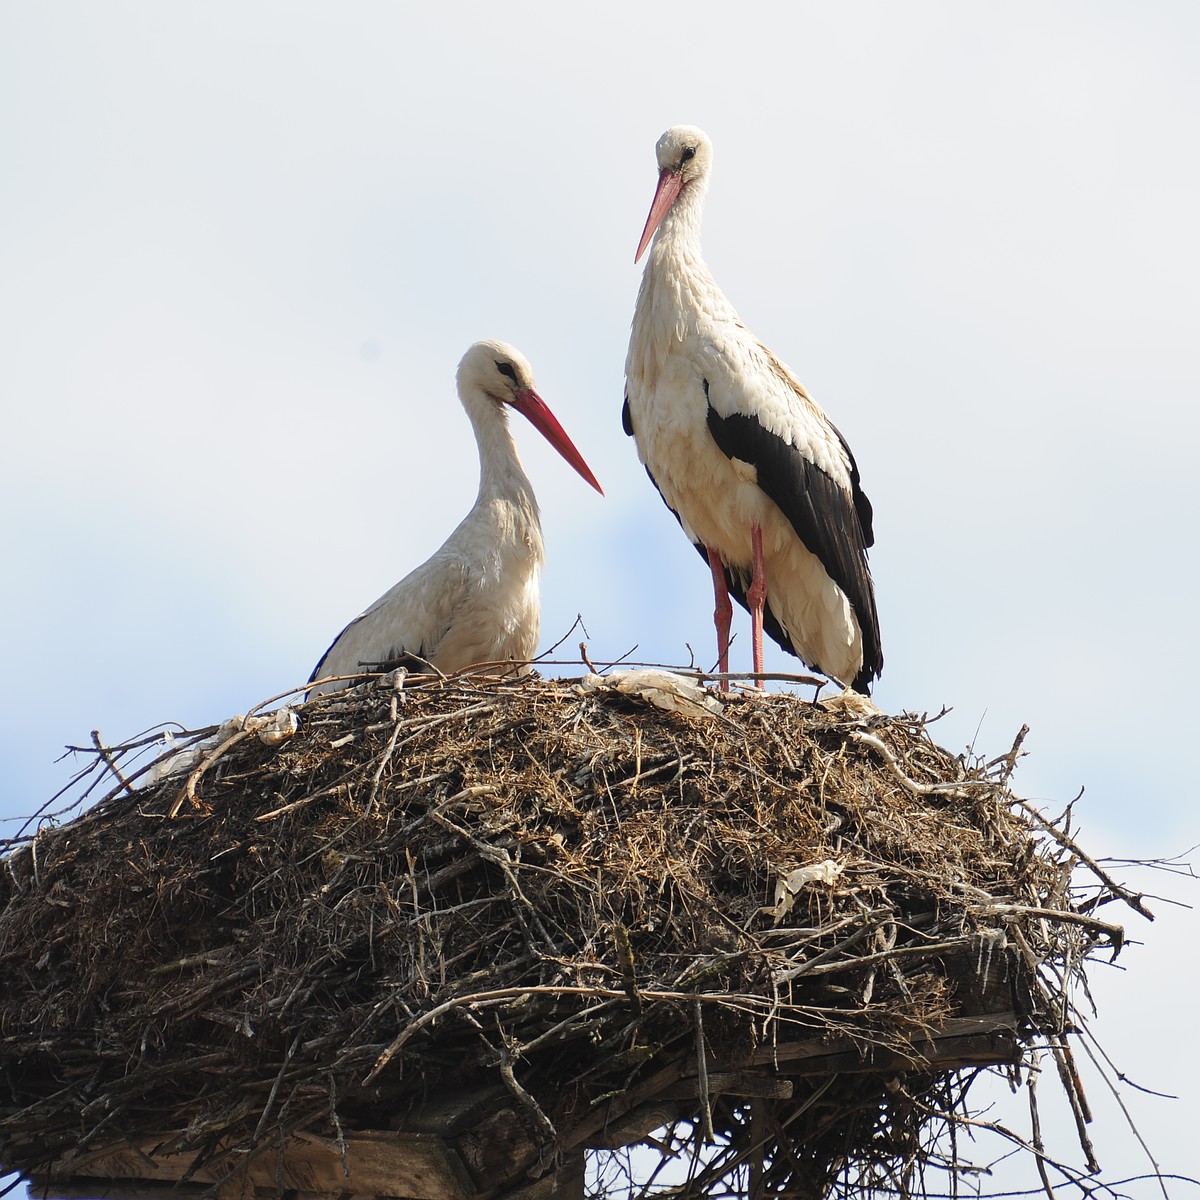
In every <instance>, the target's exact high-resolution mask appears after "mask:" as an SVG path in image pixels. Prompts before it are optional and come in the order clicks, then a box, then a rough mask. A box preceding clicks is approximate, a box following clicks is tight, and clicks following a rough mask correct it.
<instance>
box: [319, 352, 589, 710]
mask: <svg viewBox="0 0 1200 1200" xmlns="http://www.w3.org/2000/svg"><path fill="white" fill-rule="evenodd" d="M458 395H459V399H460V400H462V404H463V407H464V408H465V409H466V410H467V416H468V417H469V418H470V421H471V426H472V428H473V429H474V431H475V441H476V442H477V443H478V447H479V495H478V497H477V498H476V500H475V506H474V507H473V508H472V509H471V511H470V512H469V513H468V514H467V515H466V516H465V517H464V518H463V520H462V521H461V523H460V524H459V526H458V528H457V529H455V531H454V532H453V533H452V534H451V535H450V536H449V537H448V538H447V539H446V541H445V542H444V543H443V545H442V547H441V548H440V549H439V550H438V551H437V553H435V554H434V555H433V557H432V558H430V559H429V560H428V561H427V562H425V563H423V564H422V565H421V566H419V567H417V568H416V570H414V571H411V572H410V573H409V574H408V575H406V576H405V577H404V578H403V579H402V580H400V582H399V583H397V584H396V585H395V586H394V587H392V588H391V589H390V590H389V591H387V592H385V593H384V594H383V595H382V596H380V598H379V599H378V600H376V601H375V603H374V604H372V605H371V607H370V608H368V609H367V611H366V612H364V613H363V614H362V615H361V616H359V617H356V618H355V619H354V620H353V621H351V622H350V624H349V625H347V626H346V628H345V629H343V630H342V632H341V633H339V634H338V636H337V637H336V638H335V639H334V643H333V645H332V646H330V647H329V649H328V650H326V651H325V653H324V655H323V656H322V658H321V661H320V662H319V663H317V665H316V667H315V668H314V670H313V673H312V675H311V676H310V678H309V682H310V683H313V682H315V681H317V680H318V679H322V678H325V677H328V676H331V675H355V674H358V673H360V672H362V671H378V670H386V669H389V668H391V667H394V666H400V665H408V666H416V667H417V668H418V669H419V668H421V667H423V666H425V664H430V665H432V666H434V667H436V668H437V669H438V670H439V671H442V672H444V673H446V674H451V673H453V672H455V671H459V670H462V669H463V668H464V667H468V666H473V665H475V664H477V663H485V662H489V663H490V662H506V661H513V662H516V663H518V664H525V663H527V662H528V660H529V659H531V658H532V657H533V655H534V652H535V651H536V649H537V643H538V636H539V634H540V631H541V609H540V605H539V600H538V579H539V576H540V575H541V569H542V562H543V559H544V551H543V547H542V528H541V524H540V522H539V520H538V506H537V500H536V499H535V497H534V494H533V486H532V485H531V484H530V482H529V479H528V477H527V476H526V474H525V471H524V470H523V468H522V467H521V460H520V459H519V458H518V457H517V448H516V446H515V444H514V443H513V439H512V433H511V432H510V430H509V427H508V413H507V409H508V408H515V409H516V410H517V412H519V413H521V414H522V415H524V416H525V417H527V418H528V419H529V421H530V422H531V423H532V424H533V426H534V428H536V429H537V430H538V431H539V432H540V433H541V434H542V435H543V436H544V437H545V438H546V440H547V441H548V442H549V443H550V444H551V445H552V446H553V447H554V448H555V449H556V450H557V451H558V452H559V454H561V455H562V456H563V458H565V459H566V460H567V462H568V463H570V464H571V466H573V467H574V468H575V470H576V471H578V472H579V474H580V475H582V476H583V478H584V479H585V480H587V482H588V483H590V484H591V485H592V487H594V488H595V489H596V491H598V492H599V493H600V494H601V495H603V494H604V491H603V489H602V488H601V487H600V484H599V483H597V482H596V477H595V476H594V475H593V474H592V472H591V470H590V469H589V467H588V465H587V463H586V462H584V460H583V456H582V455H581V454H580V453H579V451H578V450H577V449H576V448H575V445H574V443H573V442H572V441H571V439H570V438H569V437H568V436H567V434H566V433H565V432H564V430H563V428H562V426H561V425H560V424H559V423H558V421H557V420H556V419H555V417H554V414H553V413H552V412H551V411H550V409H549V408H548V407H547V406H546V404H545V402H544V401H543V400H542V398H541V397H540V396H539V395H538V393H537V389H536V388H535V387H534V382H533V370H532V368H531V367H530V365H529V363H528V362H527V361H526V360H525V358H524V357H523V356H522V355H521V354H520V353H519V352H518V351H517V350H514V349H513V347H512V346H508V345H505V343H504V342H495V341H487V342H476V343H475V345H473V346H472V347H471V348H470V349H469V350H468V351H467V352H466V354H465V355H463V359H462V362H460V363H459V364H458ZM517 669H518V670H521V669H528V668H525V667H518V668H517ZM347 682H348V681H347V680H339V681H337V682H331V683H327V684H323V685H321V686H319V687H314V688H312V689H311V691H310V695H314V694H320V693H322V692H331V691H336V690H337V689H339V688H343V687H345V686H346V684H347Z"/></svg>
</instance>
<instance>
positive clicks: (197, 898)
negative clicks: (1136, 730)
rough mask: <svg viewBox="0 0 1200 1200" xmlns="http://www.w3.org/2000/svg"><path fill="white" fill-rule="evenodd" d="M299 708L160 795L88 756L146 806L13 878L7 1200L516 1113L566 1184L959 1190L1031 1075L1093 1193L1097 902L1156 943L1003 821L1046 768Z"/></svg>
mask: <svg viewBox="0 0 1200 1200" xmlns="http://www.w3.org/2000/svg"><path fill="white" fill-rule="evenodd" d="M385 683H386V681H385ZM295 707H296V710H297V712H298V713H299V718H300V720H299V731H298V732H297V733H296V735H295V736H294V737H290V738H289V737H284V736H281V737H280V738H277V739H274V740H273V744H270V745H268V744H264V741H263V740H261V739H260V738H259V737H254V736H251V735H252V733H253V732H254V731H255V730H256V729H258V730H260V731H261V729H262V726H261V725H260V726H251V725H247V724H246V722H245V720H242V721H241V723H240V724H236V725H235V726H232V727H227V728H224V729H223V730H220V731H218V730H207V731H201V733H203V734H206V735H207V742H204V741H201V740H199V739H197V738H190V739H189V738H187V737H185V738H184V739H183V740H182V741H180V740H177V741H176V743H175V746H174V748H173V751H172V753H174V754H175V755H177V756H179V757H177V759H176V760H175V761H174V763H173V764H169V765H173V766H174V767H175V768H176V769H175V770H174V771H173V772H171V773H164V770H163V765H162V764H160V765H159V767H158V768H157V770H156V772H155V773H154V775H155V777H154V778H153V780H152V782H150V783H149V784H147V782H146V780H147V775H146V773H145V768H142V769H141V770H140V771H133V770H131V769H130V764H131V763H132V761H133V759H134V758H135V756H136V754H137V753H139V752H142V753H144V752H145V749H146V742H145V741H141V742H137V743H131V744H129V745H126V746H118V747H108V746H105V745H104V744H103V743H102V742H101V740H100V738H99V735H95V738H94V744H93V747H92V748H91V751H92V753H93V754H94V755H95V761H94V766H95V767H96V768H97V769H98V771H100V772H103V771H111V772H112V775H113V776H115V777H116V779H117V784H116V786H114V787H113V788H112V790H111V791H109V792H108V794H107V795H106V796H104V797H102V798H101V799H100V800H99V802H98V803H96V804H94V805H93V807H91V808H90V809H88V810H87V811H86V812H85V813H84V814H83V815H82V816H80V817H78V818H77V819H75V820H74V821H72V822H71V823H69V824H66V825H61V826H56V825H53V824H47V825H43V826H42V827H41V828H39V829H37V830H36V831H35V832H30V831H28V830H26V831H22V833H21V834H20V835H19V836H18V837H17V838H14V839H11V840H10V842H9V843H8V844H7V851H8V852H7V855H6V857H5V858H4V860H3V870H2V871H0V977H3V978H5V979H7V980H9V981H10V987H9V988H8V990H7V992H6V993H5V994H4V995H3V996H0V1037H2V1040H0V1162H3V1164H4V1165H5V1166H6V1167H8V1168H11V1169H17V1170H20V1171H22V1172H24V1173H26V1174H29V1175H37V1174H38V1173H39V1172H42V1171H45V1170H46V1169H47V1167H48V1164H52V1163H54V1162H58V1161H62V1160H63V1159H64V1158H69V1156H70V1155H72V1154H79V1153H82V1152H83V1151H84V1150H85V1149H86V1148H87V1147H88V1146H94V1145H96V1144H97V1143H98V1142H103V1141H104V1139H106V1138H109V1139H111V1138H117V1137H121V1138H130V1137H136V1136H137V1135H139V1134H142V1133H148V1132H162V1131H164V1130H169V1131H176V1133H180V1134H181V1135H182V1136H181V1138H180V1139H179V1140H178V1141H177V1144H178V1145H183V1146H187V1147H190V1148H191V1149H192V1150H194V1152H195V1154H196V1161H197V1162H198V1163H199V1162H206V1161H209V1160H210V1159H211V1158H212V1157H213V1156H219V1155H220V1154H221V1153H223V1152H224V1151H225V1149H227V1148H228V1147H229V1146H231V1145H240V1146H252V1147H253V1146H258V1145H260V1144H268V1143H271V1142H272V1139H274V1140H275V1141H277V1140H278V1139H279V1138H281V1137H283V1136H286V1135H287V1134H289V1133H292V1132H295V1131H297V1130H300V1131H311V1132H315V1133H318V1134H320V1135H321V1136H323V1137H328V1138H331V1139H336V1140H337V1142H338V1144H339V1145H342V1146H343V1147H344V1145H345V1136H346V1135H347V1134H348V1133H349V1132H350V1131H352V1130H356V1129H371V1128H384V1127H388V1125H389V1123H390V1125H391V1126H392V1127H394V1126H395V1125H396V1123H397V1121H399V1123H400V1126H401V1127H403V1121H404V1114H406V1113H407V1114H416V1113H419V1111H420V1110H421V1107H422V1105H423V1104H425V1103H426V1102H427V1101H428V1100H429V1098H430V1097H431V1096H436V1095H438V1094H440V1093H442V1092H444V1091H445V1090H446V1089H447V1088H457V1089H462V1088H464V1087H472V1086H481V1085H484V1084H486V1083H487V1082H488V1081H489V1080H490V1081H492V1082H497V1081H498V1082H499V1083H500V1084H502V1085H503V1087H504V1088H505V1089H506V1090H507V1092H508V1094H509V1095H510V1096H511V1098H512V1102H513V1104H514V1105H515V1107H516V1109H517V1110H518V1111H519V1112H520V1113H521V1114H522V1120H523V1122H524V1124H525V1127H526V1129H527V1130H528V1131H529V1136H530V1138H531V1140H532V1141H533V1142H534V1143H536V1144H537V1145H538V1146H540V1147H541V1148H542V1151H543V1153H542V1156H541V1158H540V1159H539V1161H540V1162H542V1163H543V1164H544V1162H545V1154H546V1153H547V1152H552V1153H564V1152H571V1151H578V1150H580V1149H582V1148H584V1147H588V1146H591V1147H618V1146H623V1145H627V1144H629V1143H631V1142H637V1141H648V1142H649V1143H650V1144H652V1145H657V1146H659V1147H660V1148H662V1147H665V1148H670V1147H674V1148H675V1149H678V1147H679V1146H680V1145H682V1144H684V1143H690V1141H691V1140H692V1139H693V1138H695V1137H696V1136H698V1135H701V1136H702V1137H703V1138H704V1140H706V1141H710V1142H713V1143H715V1144H716V1146H715V1148H714V1150H713V1151H712V1152H711V1153H710V1154H709V1156H708V1158H707V1160H706V1161H707V1165H706V1166H705V1167H704V1168H703V1169H698V1170H696V1171H694V1172H693V1173H692V1176H691V1178H690V1180H689V1182H688V1183H687V1184H686V1186H684V1187H683V1188H682V1194H683V1195H685V1196H687V1197H697V1198H699V1197H705V1196H716V1195H720V1194H723V1193H724V1192H725V1191H727V1190H728V1188H729V1186H730V1180H731V1179H743V1183H744V1184H745V1186H746V1187H750V1186H751V1185H752V1186H753V1188H754V1189H756V1194H762V1195H765V1194H767V1193H768V1192H776V1193H788V1192H790V1193H793V1194H798V1195H817V1194H826V1193H828V1194H836V1195H847V1196H848V1195H851V1194H853V1195H863V1194H865V1191H864V1189H867V1188H870V1187H878V1188H881V1189H884V1190H886V1191H888V1192H889V1193H891V1194H896V1193H899V1194H902V1195H919V1194H921V1189H922V1188H923V1186H924V1184H923V1180H924V1179H925V1177H926V1172H928V1171H932V1170H934V1169H935V1168H939V1167H946V1166H947V1165H949V1168H950V1169H957V1168H958V1167H961V1166H962V1164H961V1163H960V1162H959V1161H958V1160H957V1159H956V1158H955V1157H954V1155H953V1154H951V1155H950V1157H949V1158H947V1150H946V1140H945V1135H946V1132H947V1130H950V1129H952V1128H953V1127H954V1126H955V1123H956V1122H959V1121H961V1120H966V1119H967V1118H966V1117H965V1116H964V1114H965V1113H966V1111H967V1110H966V1108H965V1105H964V1097H965V1093H966V1090H967V1088H968V1087H969V1085H970V1082H971V1081H972V1080H973V1079H974V1077H975V1075H976V1074H977V1072H978V1070H979V1069H980V1067H979V1066H978V1065H975V1064H978V1063H984V1062H993V1063H994V1062H999V1061H1008V1063H1009V1065H1010V1069H1011V1070H1012V1071H1013V1072H1014V1078H1017V1077H1018V1076H1019V1073H1020V1071H1021V1070H1023V1069H1024V1067H1025V1066H1027V1065H1028V1063H1029V1062H1030V1061H1031V1059H1030V1056H1031V1055H1032V1054H1033V1053H1034V1051H1035V1049H1037V1048H1039V1047H1043V1048H1046V1049H1047V1050H1048V1052H1049V1053H1050V1054H1051V1055H1052V1057H1053V1061H1054V1062H1055V1064H1056V1066H1057V1068H1058V1072H1059V1078H1060V1081H1061V1085H1062V1086H1063V1088H1064V1089H1065V1091H1066V1092H1067V1094H1068V1096H1069V1097H1070V1099H1071V1103H1072V1105H1073V1106H1074V1108H1075V1111H1076V1112H1077V1113H1078V1114H1079V1115H1080V1118H1081V1119H1080V1130H1081V1137H1082V1141H1081V1144H1082V1145H1083V1147H1084V1150H1085V1153H1086V1154H1087V1155H1088V1156H1089V1157H1090V1155H1091V1149H1090V1143H1088V1142H1087V1140H1086V1134H1084V1133H1083V1132H1082V1131H1083V1127H1084V1122H1083V1119H1082V1117H1083V1115H1084V1113H1085V1106H1086V1099H1085V1098H1084V1097H1083V1095H1082V1090H1081V1089H1080V1087H1079V1085H1078V1077H1077V1074H1076V1073H1075V1072H1074V1068H1073V1064H1072V1062H1071V1057H1070V1046H1069V1043H1068V1041H1067V1034H1068V1032H1069V1031H1071V1030H1072V1029H1074V1028H1077V1027H1079V1025H1080V1023H1081V1020H1082V1018H1081V1016H1080V1014H1079V1013H1078V1012H1077V1011H1076V1010H1075V1007H1074V1005H1073V1002H1072V999H1071V997H1072V992H1073V989H1074V988H1075V986H1076V985H1077V984H1079V983H1081V982H1082V981H1083V979H1084V975H1083V973H1084V971H1085V967H1086V964H1087V963H1088V961H1089V960H1090V959H1091V958H1092V957H1093V956H1095V955H1096V954H1097V953H1098V952H1101V951H1103V952H1105V953H1107V954H1115V953H1116V952H1117V951H1118V950H1119V948H1120V946H1121V941H1122V933H1121V929H1120V927H1119V926H1118V925H1116V924H1113V923H1112V922H1108V921H1102V920H1099V919H1098V918H1097V917H1096V916H1095V915H1094V913H1095V911H1096V909H1097V907H1098V906H1099V904H1100V902H1101V901H1104V900H1108V899H1112V898H1118V899H1121V900H1123V901H1125V902H1126V903H1129V904H1130V905H1132V906H1133V907H1134V908H1136V909H1137V910H1138V911H1143V912H1144V911H1145V906H1144V904H1143V903H1142V900H1141V897H1140V896H1137V895H1135V894H1133V893H1131V892H1128V891H1127V890H1126V889H1124V888H1123V887H1121V885H1120V884H1118V883H1117V882H1116V881H1115V880H1113V879H1112V878H1110V877H1109V876H1108V875H1107V874H1105V873H1104V872H1102V871H1100V870H1099V868H1098V867H1097V866H1096V864H1094V863H1093V862H1092V860H1090V859H1089V858H1087V857H1086V856H1084V855H1083V854H1082V852H1081V851H1080V850H1079V848H1078V847H1077V845H1076V844H1075V842H1074V841H1073V840H1072V837H1071V833H1070V831H1069V829H1068V828H1067V827H1066V823H1065V821H1059V822H1055V821H1052V820H1049V819H1047V818H1046V817H1044V816H1042V815H1041V814H1039V813H1037V812H1036V811H1035V810H1033V809H1032V808H1031V807H1030V806H1028V805H1026V804H1024V803H1023V802H1021V801H1019V800H1018V799H1017V798H1016V797H1015V796H1014V795H1013V794H1012V793H1011V792H1010V791H1009V790H1008V783H1009V777H1010V776H1011V773H1012V770H1013V766H1014V765H1015V762H1016V757H1017V755H1018V752H1019V746H1020V738H1018V741H1017V743H1016V744H1014V747H1013V749H1012V751H1011V752H1010V753H1009V754H1007V755H1003V756H1001V757H1000V758H998V759H995V760H993V761H991V762H989V763H968V762H965V761H963V760H962V759H961V758H959V757H956V756H953V755H950V754H949V753H947V752H946V751H944V750H942V749H941V748H939V747H938V746H937V745H936V744H935V743H934V742H933V741H932V740H931V738H930V737H929V735H928V732H927V730H926V722H925V721H924V720H923V719H922V718H919V717H915V716H910V715H904V716H900V717H887V716H884V715H882V714H878V713H874V712H873V711H870V710H865V709H862V708H858V707H855V706H853V705H852V704H849V703H842V702H840V701H838V700H837V699H835V700H833V701H831V702H828V703H811V702H808V701H806V700H803V699H800V698H797V697H795V696H792V695H786V694H776V695H762V696H753V697H747V698H740V699H737V698H735V699H734V700H732V701H728V702H726V704H725V705H724V708H723V709H722V711H721V712H720V713H719V714H717V715H713V716H694V717H687V716H681V715H680V714H678V713H668V712H664V711H660V710H659V709H657V708H654V707H651V706H648V705H647V704H646V703H644V702H643V701H641V700H640V699H638V698H636V697H635V698H630V697H627V696H623V695H615V694H612V693H609V692H607V691H605V690H603V689H601V690H594V691H589V692H586V693H585V692H582V691H581V689H580V688H579V687H577V686H576V684H575V683H574V682H572V681H565V680H557V681H542V680H538V679H536V678H526V679H524V680H522V681H520V682H511V681H501V680H498V679H488V678H480V677H463V678H451V679H430V680H426V681H420V680H416V681H414V680H412V679H410V680H409V681H408V683H407V686H405V687H403V689H401V690H397V689H396V688H395V687H392V686H383V687H364V688H361V689H355V690H353V691H349V692H342V693H337V694H334V695H332V696H323V697H319V698H316V699H314V700H312V701H310V702H308V703H306V704H300V705H297V706H295ZM272 719H273V718H271V717H270V715H268V717H263V718H261V720H262V721H263V722H267V723H269V722H270V720H272ZM1022 736H1023V735H1022ZM268 740H269V741H270V740H272V739H268ZM181 747H186V748H187V749H186V753H187V754H189V755H191V757H190V758H184V757H183V754H184V753H185V751H184V749H181ZM85 774H86V773H85ZM98 778H99V775H92V776H90V777H87V778H85V780H84V781H83V784H82V785H81V786H86V787H89V788H91V789H93V791H94V789H95V787H96V785H97V780H98ZM139 781H140V782H139ZM1081 861H1082V863H1083V866H1082V867H1081V866H1079V863H1080V862H1081ZM955 1054H958V1055H959V1058H958V1059H956V1058H955V1057H954V1055H955ZM381 1122H382V1124H381ZM656 1128H660V1129H662V1128H665V1132H662V1133H660V1134H658V1135H657V1136H656V1135H654V1134H653V1130H655V1129H656ZM343 1152H344V1151H343ZM1038 1153H1041V1151H1038ZM530 1169H531V1170H536V1169H537V1167H536V1164H535V1165H533V1166H531V1168H530ZM739 1172H749V1174H747V1175H745V1176H744V1178H743V1176H741V1175H739ZM739 1186H740V1185H739Z"/></svg>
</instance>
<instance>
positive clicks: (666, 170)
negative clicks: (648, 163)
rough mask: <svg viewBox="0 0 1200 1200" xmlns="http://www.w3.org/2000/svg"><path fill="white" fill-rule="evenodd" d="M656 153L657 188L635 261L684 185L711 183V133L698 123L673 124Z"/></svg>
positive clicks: (694, 187)
mask: <svg viewBox="0 0 1200 1200" xmlns="http://www.w3.org/2000/svg"><path fill="white" fill-rule="evenodd" d="M654 152H655V154H656V155H657V157H658V188H657V190H656V191H655V193H654V202H653V203H652V204H651V205H650V215H649V216H648V217H647V218H646V228H645V229H643V230H642V240H641V241H640V242H639V243H638V248H637V254H635V255H634V256H633V261H634V262H637V261H638V259H640V258H641V257H642V255H643V254H645V253H646V247H647V246H648V245H649V244H650V239H651V238H652V237H653V236H654V233H655V230H657V229H658V227H659V225H660V224H661V223H662V219H663V217H665V216H666V215H667V213H669V212H670V211H671V207H672V205H673V204H674V203H675V201H676V200H678V199H679V196H680V193H682V192H683V190H684V189H685V188H690V189H693V190H700V191H702V190H703V189H704V188H705V187H707V186H708V172H709V168H710V167H711V165H712V142H710V141H709V140H708V134H706V133H705V132H704V130H703V129H697V128H696V126H695V125H673V126H672V127H671V128H670V129H668V130H667V132H666V133H664V134H663V135H662V137H660V138H659V139H658V145H657V146H655V147H654Z"/></svg>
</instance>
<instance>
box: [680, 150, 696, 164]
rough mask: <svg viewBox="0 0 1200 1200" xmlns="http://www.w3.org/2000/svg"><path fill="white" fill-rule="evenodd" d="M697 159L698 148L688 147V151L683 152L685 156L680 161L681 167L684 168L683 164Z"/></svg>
mask: <svg viewBox="0 0 1200 1200" xmlns="http://www.w3.org/2000/svg"><path fill="white" fill-rule="evenodd" d="M695 157H696V147H695V146H688V147H687V149H686V150H684V152H683V155H682V156H681V158H680V159H679V165H680V166H683V164H684V163H685V162H691V161H692V159H693V158H695Z"/></svg>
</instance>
